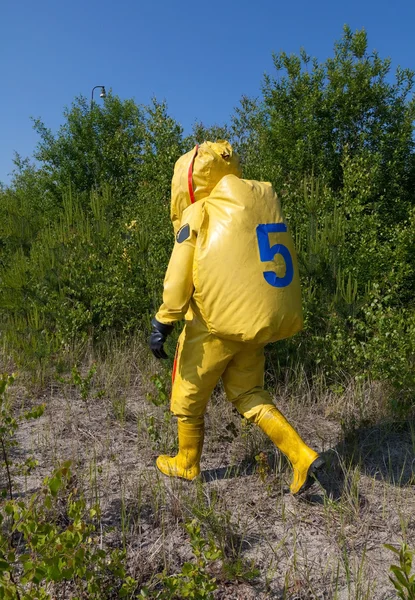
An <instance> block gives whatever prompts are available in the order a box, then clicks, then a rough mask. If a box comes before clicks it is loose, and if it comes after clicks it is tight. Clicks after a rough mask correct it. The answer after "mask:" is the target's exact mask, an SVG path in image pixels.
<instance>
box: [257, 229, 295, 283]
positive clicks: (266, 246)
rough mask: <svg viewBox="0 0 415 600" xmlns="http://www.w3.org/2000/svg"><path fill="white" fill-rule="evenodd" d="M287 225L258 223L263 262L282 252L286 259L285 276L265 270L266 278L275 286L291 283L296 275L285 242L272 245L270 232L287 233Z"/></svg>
mask: <svg viewBox="0 0 415 600" xmlns="http://www.w3.org/2000/svg"><path fill="white" fill-rule="evenodd" d="M286 231H287V226H286V225H285V223H269V224H265V225H258V227H257V228H256V234H257V237H258V246H259V256H260V259H261V261H262V262H268V261H271V260H273V259H274V256H275V255H276V254H281V256H282V257H283V259H284V260H285V275H284V277H278V275H277V274H276V273H274V271H264V279H265V281H266V282H267V283H269V284H270V285H273V286H274V287H278V288H282V287H286V286H287V285H290V283H291V282H292V280H293V277H294V266H293V259H292V258H291V254H290V251H289V250H288V248H287V246H284V245H283V244H274V245H273V246H270V243H269V234H270V233H285V232H286Z"/></svg>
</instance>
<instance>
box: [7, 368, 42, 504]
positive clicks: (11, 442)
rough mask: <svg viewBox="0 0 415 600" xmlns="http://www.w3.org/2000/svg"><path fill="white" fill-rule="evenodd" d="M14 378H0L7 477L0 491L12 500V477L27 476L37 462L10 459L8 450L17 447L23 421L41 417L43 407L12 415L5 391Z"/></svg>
mask: <svg viewBox="0 0 415 600" xmlns="http://www.w3.org/2000/svg"><path fill="white" fill-rule="evenodd" d="M14 380H15V376H14V375H7V374H3V375H1V376H0V443H1V460H0V464H1V466H2V467H4V469H5V472H6V475H7V490H2V496H3V497H5V496H7V494H8V495H9V497H10V499H11V498H13V487H14V486H13V477H14V476H15V475H28V474H29V473H30V471H31V470H32V469H33V468H34V467H35V466H36V465H37V461H36V460H35V458H34V457H33V456H32V455H29V456H28V457H27V458H25V459H24V460H23V461H16V460H13V459H12V458H11V454H10V450H11V449H12V448H15V447H16V446H17V441H16V432H17V430H18V428H19V425H20V424H21V423H22V422H23V421H28V420H31V419H38V418H39V417H41V416H42V415H43V412H44V409H45V405H44V404H41V405H39V406H36V407H34V408H32V409H31V410H28V411H23V412H21V413H20V414H17V415H14V414H13V412H12V407H11V404H10V402H9V399H8V396H7V389H8V388H9V387H10V386H11V385H12V384H13V383H14Z"/></svg>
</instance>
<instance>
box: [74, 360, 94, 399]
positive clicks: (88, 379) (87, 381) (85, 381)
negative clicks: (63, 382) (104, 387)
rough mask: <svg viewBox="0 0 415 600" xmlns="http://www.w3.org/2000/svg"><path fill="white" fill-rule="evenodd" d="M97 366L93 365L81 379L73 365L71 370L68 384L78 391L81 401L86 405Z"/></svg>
mask: <svg viewBox="0 0 415 600" xmlns="http://www.w3.org/2000/svg"><path fill="white" fill-rule="evenodd" d="M96 370H97V366H96V364H93V365H92V367H91V368H90V369H89V370H88V373H87V374H86V375H85V377H83V376H82V375H81V373H80V371H79V369H78V367H77V366H76V365H75V366H74V367H73V368H72V373H71V379H70V382H71V383H72V385H74V386H76V387H77V388H78V389H79V393H80V394H81V398H82V400H83V401H84V402H85V403H86V402H87V401H88V398H89V396H90V394H91V389H92V380H93V378H94V375H95V373H96Z"/></svg>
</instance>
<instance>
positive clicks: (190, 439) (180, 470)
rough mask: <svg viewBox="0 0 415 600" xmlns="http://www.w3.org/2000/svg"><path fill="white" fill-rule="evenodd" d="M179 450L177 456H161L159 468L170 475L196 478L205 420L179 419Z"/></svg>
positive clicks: (198, 471)
mask: <svg viewBox="0 0 415 600" xmlns="http://www.w3.org/2000/svg"><path fill="white" fill-rule="evenodd" d="M177 433H178V437H179V452H178V453H177V454H176V456H165V455H162V456H159V457H158V458H157V461H156V465H157V467H158V469H159V470H160V471H161V472H162V473H164V475H167V476H168V477H182V478H183V479H189V480H191V479H194V478H195V477H197V475H199V473H200V457H201V454H202V448H203V438H204V433H205V425H204V422H203V421H202V422H199V423H187V422H183V421H181V420H180V419H178V421H177Z"/></svg>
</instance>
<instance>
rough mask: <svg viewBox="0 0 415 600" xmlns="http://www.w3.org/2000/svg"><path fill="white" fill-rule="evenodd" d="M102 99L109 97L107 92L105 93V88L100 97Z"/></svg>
mask: <svg viewBox="0 0 415 600" xmlns="http://www.w3.org/2000/svg"><path fill="white" fill-rule="evenodd" d="M99 97H100V98H106V97H107V92H106V91H105V86H102V87H101V93H100V95H99Z"/></svg>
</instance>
